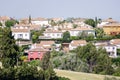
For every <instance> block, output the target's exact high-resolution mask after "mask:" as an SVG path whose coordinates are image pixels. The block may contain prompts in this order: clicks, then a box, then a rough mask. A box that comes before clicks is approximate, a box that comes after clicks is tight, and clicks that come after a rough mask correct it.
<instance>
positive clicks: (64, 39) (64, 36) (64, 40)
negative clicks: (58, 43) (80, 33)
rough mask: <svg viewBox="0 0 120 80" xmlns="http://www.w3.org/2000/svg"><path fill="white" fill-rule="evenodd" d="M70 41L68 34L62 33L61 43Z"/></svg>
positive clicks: (67, 32)
mask: <svg viewBox="0 0 120 80" xmlns="http://www.w3.org/2000/svg"><path fill="white" fill-rule="evenodd" d="M69 41H70V33H69V31H66V32H64V33H63V42H69Z"/></svg>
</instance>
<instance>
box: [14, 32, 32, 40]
mask: <svg viewBox="0 0 120 80" xmlns="http://www.w3.org/2000/svg"><path fill="white" fill-rule="evenodd" d="M12 35H13V36H14V38H15V39H27V40H30V32H17V33H15V32H12Z"/></svg>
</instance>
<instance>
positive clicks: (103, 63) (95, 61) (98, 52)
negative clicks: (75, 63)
mask: <svg viewBox="0 0 120 80" xmlns="http://www.w3.org/2000/svg"><path fill="white" fill-rule="evenodd" d="M76 52H77V55H78V57H79V58H81V59H82V60H83V61H85V62H86V63H87V64H88V65H89V72H95V73H101V74H113V72H114V70H113V67H112V64H111V59H110V58H109V56H108V54H107V52H106V50H105V49H102V48H100V49H97V48H96V47H95V46H94V45H93V44H92V43H88V44H87V45H86V46H83V47H78V48H77V49H76Z"/></svg>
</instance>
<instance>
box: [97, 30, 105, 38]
mask: <svg viewBox="0 0 120 80" xmlns="http://www.w3.org/2000/svg"><path fill="white" fill-rule="evenodd" d="M95 32H96V37H97V38H98V39H101V38H103V37H104V35H105V33H104V31H103V29H102V28H95Z"/></svg>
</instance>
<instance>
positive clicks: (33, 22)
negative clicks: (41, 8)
mask: <svg viewBox="0 0 120 80" xmlns="http://www.w3.org/2000/svg"><path fill="white" fill-rule="evenodd" d="M31 23H32V24H36V25H41V26H43V25H49V23H48V21H31Z"/></svg>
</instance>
